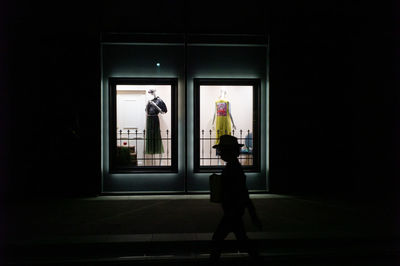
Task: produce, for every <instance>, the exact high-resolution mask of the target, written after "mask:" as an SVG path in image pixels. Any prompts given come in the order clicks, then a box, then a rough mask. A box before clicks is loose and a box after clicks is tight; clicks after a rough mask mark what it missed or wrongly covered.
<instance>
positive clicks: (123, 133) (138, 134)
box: [117, 129, 172, 167]
mask: <svg viewBox="0 0 400 266" xmlns="http://www.w3.org/2000/svg"><path fill="white" fill-rule="evenodd" d="M170 133H171V132H170V130H168V129H167V130H160V135H161V143H162V146H163V150H164V151H163V152H162V153H157V154H148V153H146V145H147V144H146V143H148V141H149V140H151V141H155V139H149V138H148V137H147V136H146V130H140V131H139V130H117V148H121V147H122V148H126V149H128V150H129V153H130V156H131V158H130V160H131V163H130V165H131V166H144V167H146V166H151V167H154V166H171V160H172V158H171V137H170ZM150 135H152V134H150Z"/></svg>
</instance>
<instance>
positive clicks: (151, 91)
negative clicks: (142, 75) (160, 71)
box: [147, 89, 157, 97]
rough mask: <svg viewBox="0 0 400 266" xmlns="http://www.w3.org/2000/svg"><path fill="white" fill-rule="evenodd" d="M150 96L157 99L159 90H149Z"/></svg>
mask: <svg viewBox="0 0 400 266" xmlns="http://www.w3.org/2000/svg"><path fill="white" fill-rule="evenodd" d="M147 92H148V93H149V94H150V95H153V96H154V97H156V96H157V94H156V93H157V90H156V89H149V90H148V91H147Z"/></svg>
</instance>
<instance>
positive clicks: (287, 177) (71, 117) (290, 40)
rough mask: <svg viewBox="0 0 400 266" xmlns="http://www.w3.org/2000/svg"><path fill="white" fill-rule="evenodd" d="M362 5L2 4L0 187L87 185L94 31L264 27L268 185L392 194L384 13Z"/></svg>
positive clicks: (94, 151)
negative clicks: (0, 167)
mask: <svg viewBox="0 0 400 266" xmlns="http://www.w3.org/2000/svg"><path fill="white" fill-rule="evenodd" d="M366 2H367V1H364V2H362V3H361V2H360V3H355V2H353V3H349V2H347V1H318V2H317V1H315V3H308V4H304V3H300V2H299V1H269V2H266V1H245V2H242V3H240V4H239V3H238V4H236V3H235V2H231V1H218V2H215V1H183V0H181V1H178V0H177V1H100V2H98V3H97V4H95V5H94V4H90V5H89V4H82V3H80V2H74V1H53V2H40V3H39V4H38V3H36V2H34V1H2V2H1V6H0V10H1V15H0V17H1V29H0V30H1V54H0V55H1V62H2V63H1V69H0V71H1V72H0V73H1V87H2V90H1V95H0V96H1V115H2V117H1V118H2V121H5V123H3V125H4V126H3V127H2V128H4V129H5V130H2V132H1V134H2V143H1V144H2V147H6V148H2V150H3V153H2V156H4V157H6V159H7V161H5V160H2V161H3V162H7V169H6V170H7V172H5V171H6V170H4V173H7V174H4V175H3V179H2V182H3V186H2V188H3V189H4V190H7V193H8V194H13V193H14V192H15V191H20V192H21V191H23V193H28V194H29V193H33V194H43V193H44V194H51V193H50V192H49V191H53V192H54V191H58V192H57V193H60V194H95V193H96V192H98V189H99V182H100V177H99V171H100V135H99V134H100V111H99V110H100V109H99V108H100V90H99V86H100V84H99V80H100V72H99V69H100V59H99V42H100V32H157V33H160V32H161V33H183V32H185V31H186V32H189V33H251V34H253V33H256V34H269V35H270V38H271V65H270V66H271V106H270V109H271V121H270V123H271V124H270V126H271V135H270V137H271V149H270V152H271V189H273V190H274V191H276V192H290V193H295V192H306V193H316V192H317V191H318V192H320V193H324V192H329V193H339V194H349V193H350V194H351V193H354V192H357V193H363V192H364V193H366V192H365V191H367V192H371V191H374V192H381V194H387V193H386V192H387V191H390V190H391V191H392V192H394V190H395V189H396V188H397V187H396V186H394V184H397V183H396V182H397V180H396V179H395V174H394V173H393V172H394V171H395V170H397V169H398V166H397V165H398V164H397V163H396V159H398V158H396V156H395V155H397V153H396V151H397V150H398V144H397V143H396V141H395V140H396V138H395V136H396V135H397V133H398V129H396V122H397V121H395V115H396V112H397V109H396V102H397V97H398V93H397V90H396V86H395V80H394V78H395V71H396V68H395V67H396V66H397V65H395V62H397V61H395V60H396V58H395V57H394V55H395V53H394V52H395V47H396V46H395V42H394V41H395V39H394V37H395V23H394V22H395V18H396V17H395V14H394V10H396V9H394V8H393V6H392V5H391V3H390V2H388V3H387V4H385V5H384V4H380V5H376V4H369V3H366ZM224 3H226V5H225V4H224ZM397 44H398V43H397ZM77 118H78V121H79V122H76V121H77V120H76V119H77ZM71 127H75V128H77V130H79V133H80V139H75V138H74V137H73V136H71V135H70V134H69V133H68V130H67V129H68V128H71ZM27 131H28V133H26V132H27ZM45 134H46V135H45ZM25 137H28V138H30V139H31V140H33V141H30V142H29V144H26V142H24V141H22V139H23V138H25ZM60 145H61V146H62V147H64V148H63V150H62V152H61V151H60V150H59V149H58V147H60ZM83 154H84V155H83ZM288 165H290V167H288ZM59 169H64V170H63V171H62V172H60V170H59ZM43 170H44V171H43ZM299 172H300V173H304V175H298V174H296V173H299ZM32 173H43V174H42V175H41V176H40V178H35V179H33V178H32V175H33V174H32ZM54 173H57V175H58V176H59V178H58V179H57V180H55V179H54ZM71 173H74V174H73V175H71ZM321 173H323V174H324V176H325V178H324V179H321ZM4 176H7V177H4ZM294 176H301V177H302V178H301V179H298V178H297V179H296V178H294ZM60 180H61V181H60ZM77 183H79V184H80V186H79V188H77V186H76V184H77ZM5 188H6V189H5Z"/></svg>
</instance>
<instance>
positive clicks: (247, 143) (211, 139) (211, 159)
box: [200, 129, 253, 166]
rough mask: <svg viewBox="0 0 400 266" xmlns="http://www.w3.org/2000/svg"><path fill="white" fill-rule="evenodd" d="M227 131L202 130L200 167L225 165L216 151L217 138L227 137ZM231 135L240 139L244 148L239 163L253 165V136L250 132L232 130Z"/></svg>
mask: <svg viewBox="0 0 400 266" xmlns="http://www.w3.org/2000/svg"><path fill="white" fill-rule="evenodd" d="M226 134H228V132H227V131H225V132H220V131H219V130H217V131H215V130H211V129H210V130H204V129H203V130H201V132H200V166H218V165H224V162H223V161H222V159H221V158H220V156H219V154H218V152H217V151H216V149H213V148H212V146H214V145H215V144H216V141H217V136H221V135H226ZM231 135H232V136H235V137H236V138H237V139H238V142H239V143H240V144H243V147H242V149H241V151H240V155H239V162H240V163H241V164H242V165H253V134H252V132H251V131H250V130H242V129H240V130H232V131H231Z"/></svg>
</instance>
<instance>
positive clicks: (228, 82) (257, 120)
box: [193, 78, 261, 173]
mask: <svg viewBox="0 0 400 266" xmlns="http://www.w3.org/2000/svg"><path fill="white" fill-rule="evenodd" d="M201 86H252V87H253V117H252V119H253V132H252V133H253V151H252V153H253V165H251V166H247V165H243V170H244V171H245V172H260V171H261V170H260V166H261V158H260V155H261V151H260V149H261V145H260V144H261V143H260V132H261V113H260V112H259V110H261V79H250V78H249V79H248V78H195V79H194V156H193V157H194V172H195V173H209V172H221V171H222V169H223V167H224V166H223V165H221V166H201V165H200V130H201V129H200V87H201Z"/></svg>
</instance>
